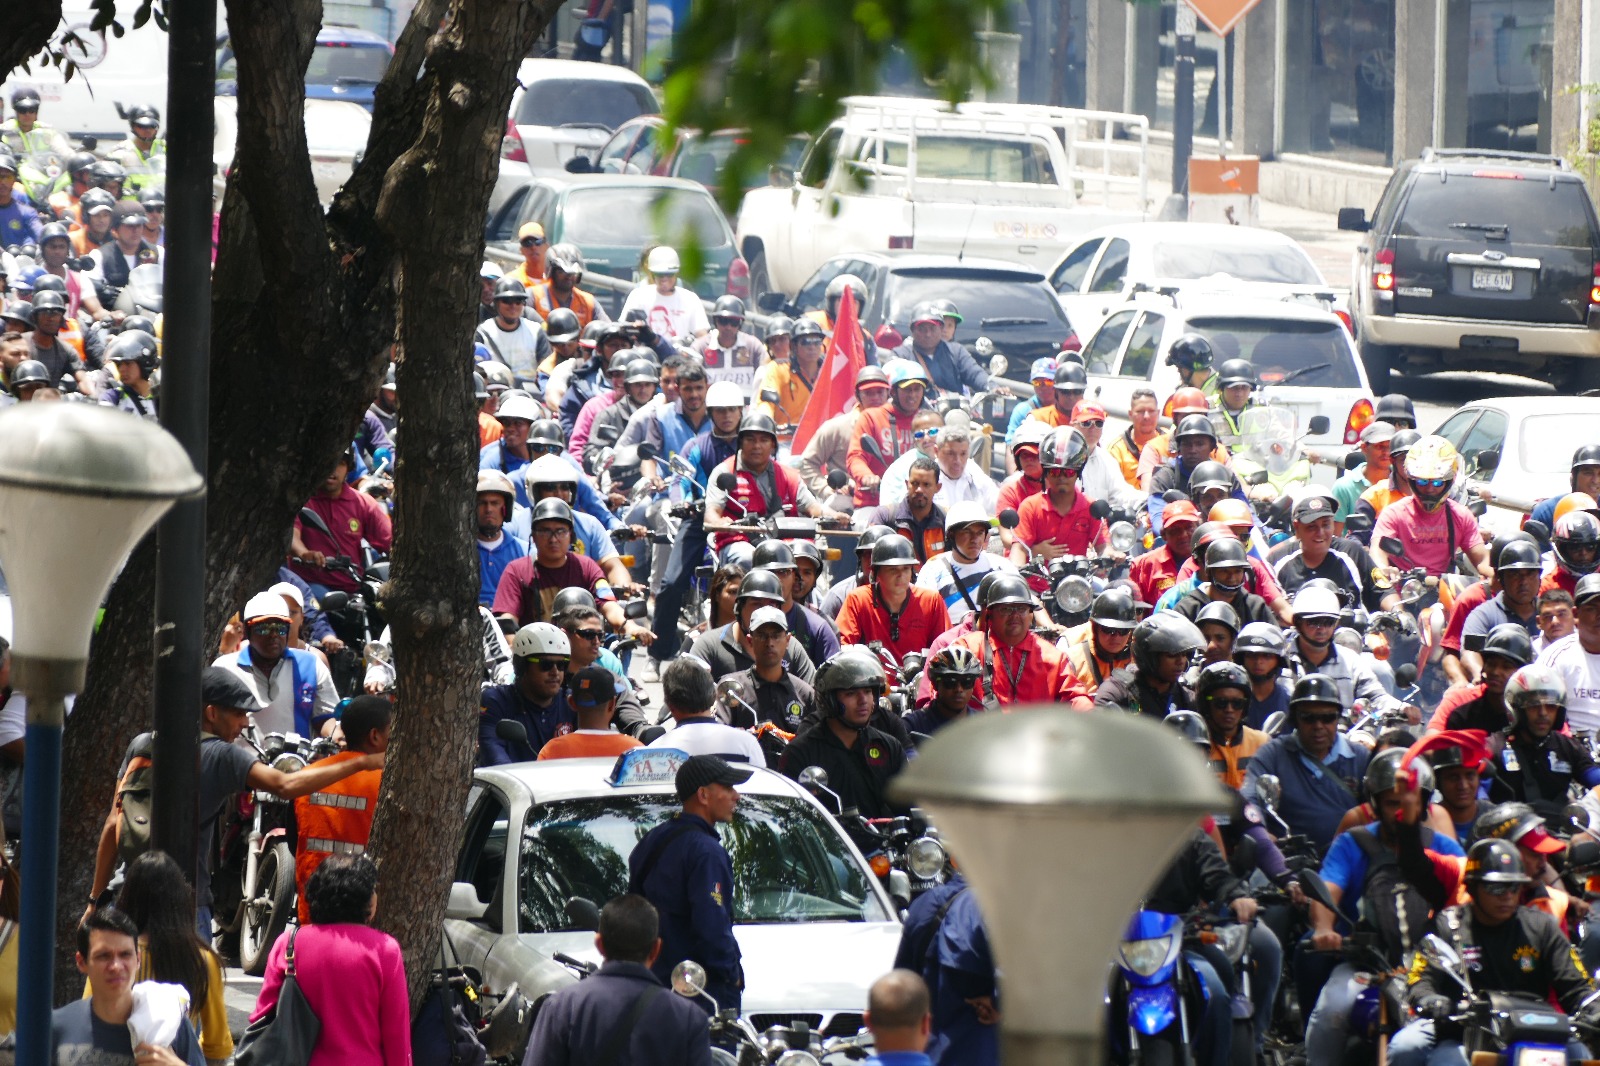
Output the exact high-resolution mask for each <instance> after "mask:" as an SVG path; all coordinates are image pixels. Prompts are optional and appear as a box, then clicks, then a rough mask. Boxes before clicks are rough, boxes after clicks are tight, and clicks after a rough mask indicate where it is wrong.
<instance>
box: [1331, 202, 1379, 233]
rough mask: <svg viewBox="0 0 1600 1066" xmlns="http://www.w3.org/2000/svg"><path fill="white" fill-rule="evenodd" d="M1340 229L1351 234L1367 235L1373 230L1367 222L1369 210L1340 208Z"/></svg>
mask: <svg viewBox="0 0 1600 1066" xmlns="http://www.w3.org/2000/svg"><path fill="white" fill-rule="evenodd" d="M1339 228H1340V229H1342V230H1349V231H1350V232H1351V233H1365V232H1367V231H1368V230H1370V229H1371V228H1372V224H1371V223H1370V222H1368V221H1367V210H1366V208H1364V207H1341V208H1339Z"/></svg>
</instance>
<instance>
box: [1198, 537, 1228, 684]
mask: <svg viewBox="0 0 1600 1066" xmlns="http://www.w3.org/2000/svg"><path fill="white" fill-rule="evenodd" d="M1217 543H1218V544H1226V543H1228V542H1227V541H1225V540H1224V541H1218V542H1217ZM1213 547H1215V545H1213ZM1201 622H1215V623H1216V624H1217V625H1219V626H1224V627H1226V628H1227V630H1228V632H1230V633H1232V634H1233V635H1234V636H1235V637H1237V636H1238V635H1239V612H1238V611H1235V610H1234V609H1233V606H1232V605H1231V604H1227V603H1223V602H1222V601H1221V600H1213V601H1212V602H1210V603H1208V604H1206V605H1205V606H1204V607H1202V608H1200V613H1199V614H1197V615H1195V616H1194V624H1195V625H1199V624H1200V623H1201ZM1212 665H1213V666H1218V665H1221V664H1220V663H1213V664H1212ZM1229 665H1232V664H1231V663H1230V664H1229Z"/></svg>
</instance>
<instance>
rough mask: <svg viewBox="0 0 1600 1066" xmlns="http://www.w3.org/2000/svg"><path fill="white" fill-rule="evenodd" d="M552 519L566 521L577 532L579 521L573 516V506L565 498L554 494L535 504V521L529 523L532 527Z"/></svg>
mask: <svg viewBox="0 0 1600 1066" xmlns="http://www.w3.org/2000/svg"><path fill="white" fill-rule="evenodd" d="M552 520H553V521H557V522H565V523H566V524H567V525H569V526H571V527H572V529H573V532H574V533H576V532H577V529H578V523H577V520H576V519H574V518H573V517H572V508H570V507H568V506H567V503H566V501H565V500H560V499H557V498H556V497H554V496H547V497H545V498H544V499H542V500H540V501H539V502H538V503H536V504H534V505H533V521H531V522H529V523H528V525H529V528H532V527H533V526H536V525H538V524H539V523H540V522H548V521H552Z"/></svg>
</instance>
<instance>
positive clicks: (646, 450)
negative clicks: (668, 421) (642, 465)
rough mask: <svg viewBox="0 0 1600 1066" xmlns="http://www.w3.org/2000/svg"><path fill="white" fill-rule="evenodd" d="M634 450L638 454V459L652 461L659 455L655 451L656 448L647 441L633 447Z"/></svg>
mask: <svg viewBox="0 0 1600 1066" xmlns="http://www.w3.org/2000/svg"><path fill="white" fill-rule="evenodd" d="M634 449H635V450H636V451H637V452H638V453H639V458H640V459H654V458H655V457H656V456H658V455H660V454H661V453H660V452H659V451H657V450H656V446H655V445H654V444H651V443H650V442H649V441H647V440H643V441H640V442H639V443H638V444H636V445H634Z"/></svg>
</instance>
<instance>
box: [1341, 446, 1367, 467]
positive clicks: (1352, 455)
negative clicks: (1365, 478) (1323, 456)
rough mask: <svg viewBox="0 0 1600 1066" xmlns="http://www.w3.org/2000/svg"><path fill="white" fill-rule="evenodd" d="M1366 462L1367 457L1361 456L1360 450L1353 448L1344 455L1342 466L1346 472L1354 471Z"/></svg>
mask: <svg viewBox="0 0 1600 1066" xmlns="http://www.w3.org/2000/svg"><path fill="white" fill-rule="evenodd" d="M1366 461H1367V457H1366V456H1364V455H1362V454H1361V449H1360V448H1351V449H1350V450H1349V451H1347V452H1345V453H1344V462H1343V464H1342V465H1343V466H1344V468H1345V469H1346V470H1354V469H1355V468H1356V467H1358V466H1360V465H1361V464H1362V463H1364V462H1366Z"/></svg>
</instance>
